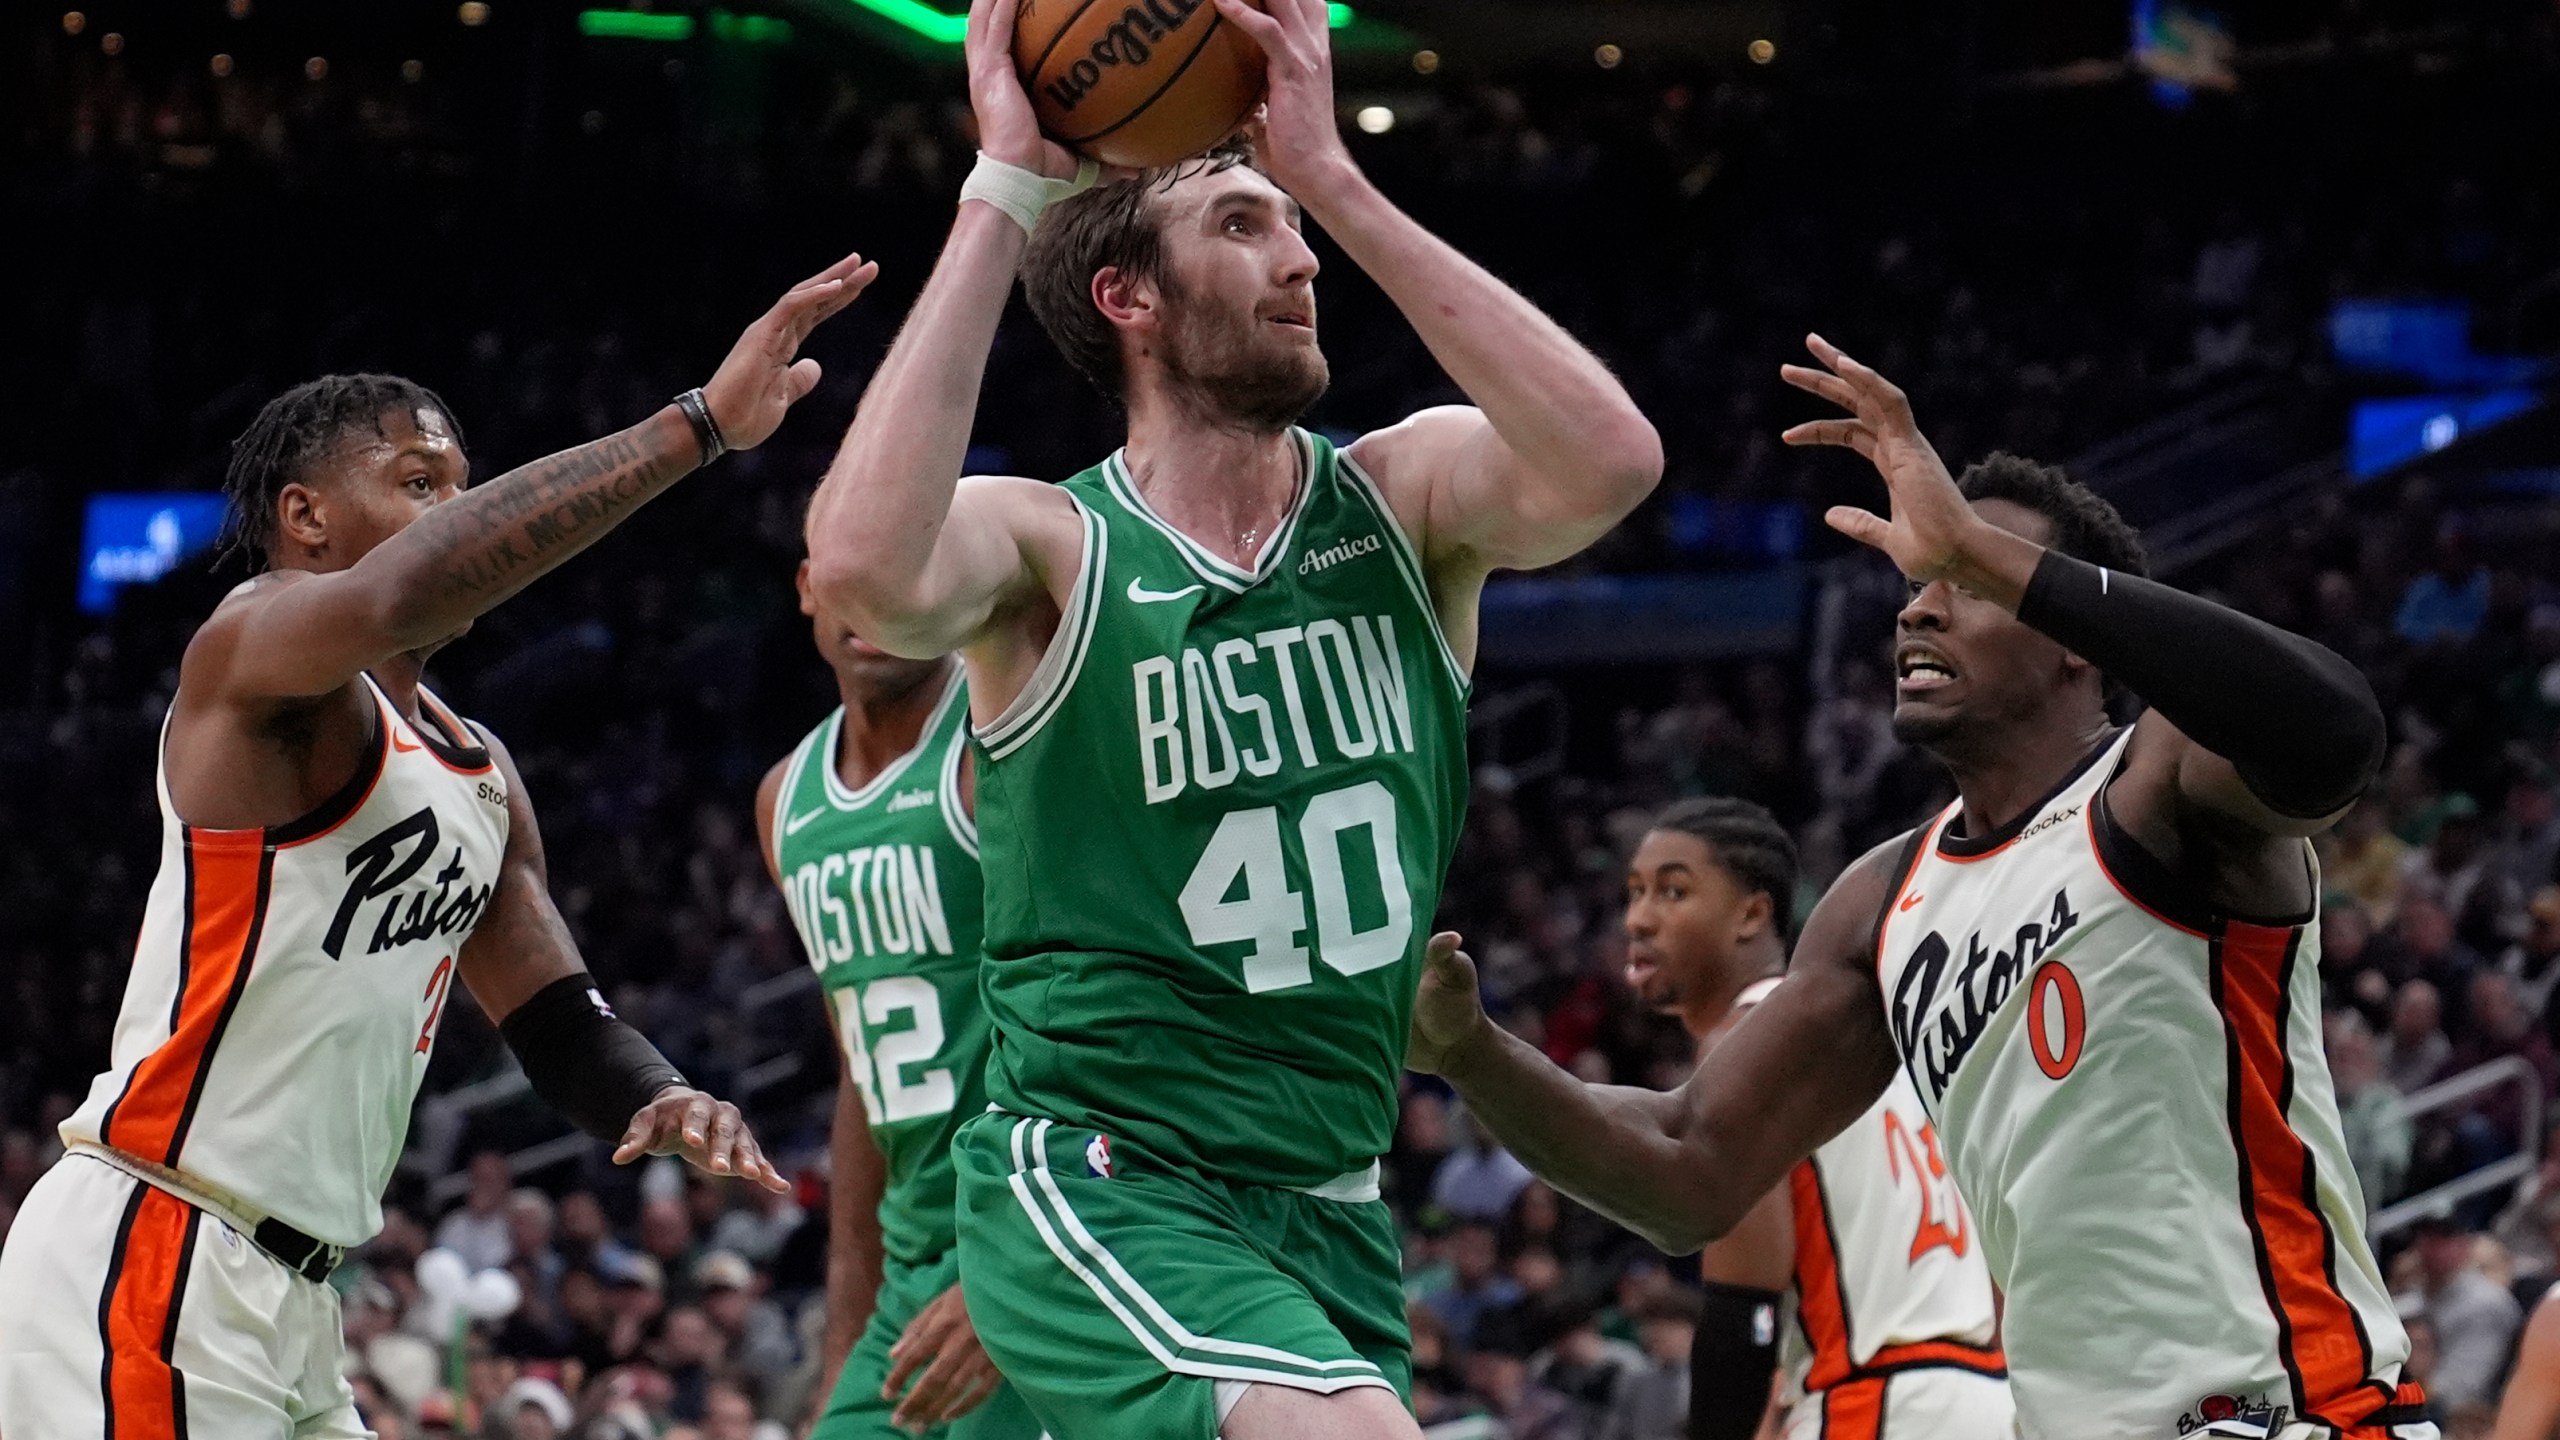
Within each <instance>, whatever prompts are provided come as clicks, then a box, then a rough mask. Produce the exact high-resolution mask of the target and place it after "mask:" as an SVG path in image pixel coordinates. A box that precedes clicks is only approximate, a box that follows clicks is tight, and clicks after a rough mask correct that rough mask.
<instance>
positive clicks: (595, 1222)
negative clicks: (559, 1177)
mask: <svg viewBox="0 0 2560 1440" xmlns="http://www.w3.org/2000/svg"><path fill="white" fill-rule="evenodd" d="M559 1235H560V1238H559V1247H560V1258H561V1260H562V1261H563V1262H565V1263H567V1264H570V1265H584V1266H588V1267H589V1268H598V1267H601V1266H602V1265H603V1264H604V1263H605V1261H606V1258H607V1256H608V1255H612V1254H615V1253H622V1254H628V1253H630V1249H631V1247H629V1246H627V1245H625V1244H623V1243H622V1242H621V1241H620V1240H617V1239H615V1238H614V1234H613V1221H612V1220H611V1219H610V1218H609V1217H607V1216H606V1214H605V1213H604V1202H602V1201H600V1200H598V1199H596V1196H595V1192H594V1191H592V1190H572V1191H570V1192H569V1193H568V1194H566V1195H564V1196H562V1197H560V1226H559Z"/></svg>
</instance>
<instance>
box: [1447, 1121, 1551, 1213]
mask: <svg viewBox="0 0 2560 1440" xmlns="http://www.w3.org/2000/svg"><path fill="white" fill-rule="evenodd" d="M1460 1114H1461V1115H1462V1116H1464V1111H1461V1112H1460ZM1458 1131H1459V1135H1460V1136H1461V1139H1460V1142H1459V1145H1458V1148H1457V1149H1455V1150H1452V1151H1450V1152H1449V1158H1447V1159H1446V1160H1443V1161H1441V1162H1440V1168H1439V1170H1438V1171H1437V1172H1435V1173H1434V1174H1433V1175H1432V1177H1431V1201H1432V1203H1433V1204H1435V1205H1438V1206H1439V1207H1440V1208H1441V1209H1443V1210H1446V1211H1448V1212H1449V1213H1450V1214H1452V1215H1456V1216H1460V1217H1462V1218H1466V1219H1471V1220H1498V1219H1500V1218H1502V1215H1503V1213H1504V1212H1505V1211H1508V1210H1509V1209H1510V1208H1511V1202H1512V1201H1513V1200H1515V1199H1517V1198H1519V1195H1520V1191H1521V1189H1522V1188H1523V1187H1525V1186H1526V1185H1528V1183H1529V1167H1528V1166H1526V1165H1523V1164H1521V1163H1520V1161H1519V1160H1518V1159H1517V1158H1516V1157H1514V1156H1513V1155H1512V1153H1511V1152H1510V1151H1508V1150H1505V1149H1503V1148H1502V1146H1501V1144H1500V1142H1498V1141H1496V1140H1495V1139H1494V1138H1493V1136H1492V1135H1491V1134H1490V1133H1488V1132H1487V1131H1486V1130H1485V1128H1484V1127H1483V1126H1482V1125H1479V1124H1477V1123H1476V1121H1475V1119H1474V1117H1472V1116H1465V1118H1464V1119H1463V1120H1462V1123H1461V1124H1460V1125H1459V1127H1458Z"/></svg>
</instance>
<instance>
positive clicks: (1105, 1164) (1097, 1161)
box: [1084, 1135, 1111, 1180]
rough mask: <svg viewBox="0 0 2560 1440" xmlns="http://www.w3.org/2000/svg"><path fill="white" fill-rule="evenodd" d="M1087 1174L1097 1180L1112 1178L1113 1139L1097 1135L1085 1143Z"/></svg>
mask: <svg viewBox="0 0 2560 1440" xmlns="http://www.w3.org/2000/svg"><path fill="white" fill-rule="evenodd" d="M1084 1168H1085V1173H1086V1174H1088V1175H1091V1176H1092V1177H1093V1178H1094V1179H1096V1180H1108V1179H1110V1178H1111V1137H1110V1136H1108V1135H1096V1136H1094V1137H1093V1138H1092V1139H1090V1140H1088V1141H1086V1142H1085V1143H1084Z"/></svg>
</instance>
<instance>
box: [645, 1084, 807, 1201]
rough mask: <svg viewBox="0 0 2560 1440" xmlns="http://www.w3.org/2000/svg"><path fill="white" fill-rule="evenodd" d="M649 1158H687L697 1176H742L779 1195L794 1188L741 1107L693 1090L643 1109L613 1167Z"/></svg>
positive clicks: (662, 1096)
mask: <svg viewBox="0 0 2560 1440" xmlns="http://www.w3.org/2000/svg"><path fill="white" fill-rule="evenodd" d="M643 1155H681V1156H683V1157H684V1159H685V1163H686V1164H688V1165H691V1166H692V1167H693V1168H695V1169H696V1170H703V1171H708V1172H709V1173H711V1174H713V1175H736V1176H740V1177H742V1178H744V1179H747V1180H752V1181H754V1182H755V1183H756V1184H758V1185H761V1186H763V1187H764V1188H766V1189H767V1190H771V1191H774V1192H776V1193H780V1192H782V1191H785V1190H788V1189H790V1188H791V1182H790V1181H788V1180H785V1179H783V1178H782V1172H781V1171H779V1170H776V1169H774V1168H773V1164H772V1162H771V1161H768V1160H767V1159H765V1158H764V1147H762V1146H760V1145H758V1144H756V1137H755V1136H753V1135H750V1134H748V1133H747V1122H746V1120H745V1119H744V1118H742V1117H741V1116H740V1115H739V1114H738V1107H737V1106H735V1105H732V1104H730V1103H729V1102H728V1101H726V1100H714V1099H712V1098H711V1097H710V1096H708V1095H705V1094H703V1093H702V1092H701V1091H699V1090H696V1089H694V1088H692V1087H691V1086H687V1085H670V1086H668V1087H667V1088H666V1089H664V1090H661V1091H659V1092H658V1095H657V1098H656V1099H654V1100H651V1101H650V1102H649V1103H648V1104H646V1105H643V1106H641V1107H640V1113H639V1114H637V1115H634V1116H632V1117H631V1128H630V1129H628V1130H625V1131H624V1132H622V1143H621V1144H620V1145H618V1146H616V1147H614V1152H613V1163H614V1164H616V1165H628V1164H630V1163H631V1162H632V1161H634V1160H637V1159H639V1158H640V1157H641V1156H643Z"/></svg>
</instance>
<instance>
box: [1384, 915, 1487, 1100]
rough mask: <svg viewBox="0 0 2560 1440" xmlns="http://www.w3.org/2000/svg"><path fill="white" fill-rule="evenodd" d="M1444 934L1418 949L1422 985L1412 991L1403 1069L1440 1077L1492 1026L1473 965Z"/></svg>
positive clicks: (1455, 939)
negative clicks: (1457, 1056) (1455, 1058)
mask: <svg viewBox="0 0 2560 1440" xmlns="http://www.w3.org/2000/svg"><path fill="white" fill-rule="evenodd" d="M1460 943H1461V942H1460V941H1459V939H1458V937H1457V935H1456V934H1454V933H1453V932H1450V931H1447V930H1443V931H1441V932H1440V933H1439V934H1437V935H1434V936H1432V937H1431V943H1430V944H1428V945H1426V946H1425V947H1423V951H1422V982H1421V984H1419V985H1418V986H1416V987H1415V988H1414V992H1413V1023H1412V1025H1411V1026H1410V1027H1409V1029H1408V1030H1407V1032H1406V1035H1405V1042H1404V1067H1405V1068H1406V1069H1408V1070H1419V1071H1421V1072H1422V1073H1423V1074H1425V1075H1438V1074H1440V1073H1442V1072H1443V1071H1444V1070H1446V1069H1447V1068H1448V1065H1449V1061H1450V1060H1451V1058H1452V1057H1454V1056H1455V1055H1456V1054H1457V1053H1458V1052H1459V1051H1460V1050H1462V1049H1464V1048H1466V1047H1467V1046H1468V1045H1470V1044H1472V1043H1473V1042H1474V1041H1475V1040H1476V1039H1477V1038H1478V1037H1479V1036H1481V1034H1482V1033H1483V1031H1484V1029H1485V1027H1486V1026H1488V1025H1491V1024H1492V1023H1493V1022H1492V1021H1490V1020H1488V1019H1486V1018H1485V1013H1484V998H1483V997H1482V996H1481V995H1479V994H1478V993H1477V990H1476V962H1475V961H1473V960H1471V959H1469V958H1468V957H1467V952H1466V951H1464V950H1461V949H1459V948H1458V946H1459V944H1460Z"/></svg>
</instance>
